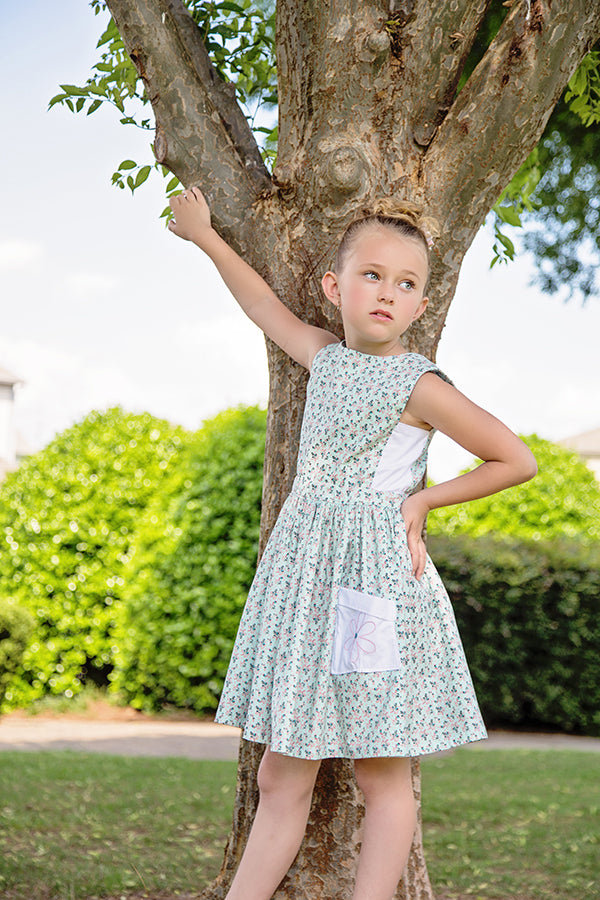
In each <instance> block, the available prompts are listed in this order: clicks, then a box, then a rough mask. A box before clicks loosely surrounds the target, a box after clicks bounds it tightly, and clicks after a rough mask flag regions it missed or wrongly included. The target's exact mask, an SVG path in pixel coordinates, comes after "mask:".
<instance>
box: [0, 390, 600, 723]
mask: <svg viewBox="0 0 600 900" xmlns="http://www.w3.org/2000/svg"><path fill="white" fill-rule="evenodd" d="M265 430H266V413H265V411H264V410H260V409H258V408H256V407H239V408H235V409H230V410H226V411H225V412H223V413H220V414H219V415H218V416H216V417H214V418H213V419H210V420H208V421H206V422H205V423H204V424H203V426H202V427H201V428H200V429H199V430H198V431H197V432H186V431H184V430H183V429H182V428H179V427H176V426H172V425H170V424H169V423H167V422H164V421H161V420H158V419H155V418H153V417H152V416H150V415H147V414H142V415H133V414H130V413H126V412H124V411H123V410H122V409H120V408H115V409H111V410H108V411H106V412H103V413H99V412H92V413H90V415H89V416H87V417H86V418H85V419H84V420H83V421H82V422H80V423H79V424H77V425H75V426H73V427H72V428H70V429H68V430H67V431H65V432H64V433H63V434H61V435H59V436H58V437H57V438H56V439H55V440H54V441H53V442H52V443H51V444H49V445H48V446H47V447H46V448H45V449H44V450H42V451H40V452H39V453H37V454H35V455H34V456H32V457H30V458H29V459H27V460H25V461H24V462H23V463H22V464H21V466H20V468H19V469H18V470H17V471H16V472H13V473H11V474H10V475H9V476H8V477H7V478H6V480H5V481H4V483H3V484H2V485H0V529H1V532H2V536H3V540H2V544H1V549H0V577H1V580H2V587H3V593H2V596H1V597H0V694H1V693H2V692H4V695H5V696H4V700H3V709H4V710H5V711H6V710H9V709H13V708H17V707H26V706H30V705H31V704H32V703H34V702H35V701H36V700H38V699H39V698H42V697H47V696H52V695H53V696H55V697H60V698H67V699H68V698H72V699H73V698H75V697H76V695H77V694H79V693H80V692H81V691H82V690H83V689H84V688H85V686H86V685H88V686H89V685H98V686H100V687H103V688H108V689H109V690H110V692H111V693H112V694H113V695H114V696H115V697H116V698H118V700H119V701H121V702H126V703H128V704H129V705H131V706H134V707H136V708H138V709H141V710H145V711H148V712H151V711H157V710H161V709H163V708H166V707H176V708H179V709H181V708H185V709H190V710H193V711H195V712H197V713H210V712H211V711H214V709H215V708H216V706H217V703H218V699H219V695H220V692H221V689H222V686H223V680H224V677H225V673H226V670H227V665H228V662H229V657H230V654H231V650H232V647H233V641H234V639H235V634H236V631H237V626H238V622H239V617H240V615H241V611H242V609H243V605H244V601H245V597H246V594H247V591H248V588H249V587H250V584H251V581H252V578H253V575H254V570H255V566H256V559H257V546H258V536H259V526H260V510H261V493H262V478H263V457H264V447H265ZM526 440H527V443H528V444H529V446H530V447H531V449H532V450H533V452H534V454H535V456H536V458H537V460H538V465H539V474H538V476H537V478H536V479H534V480H533V481H532V482H528V483H527V484H526V485H521V486H519V487H516V488H511V489H510V490H507V491H504V492H503V493H501V494H498V495H495V496H493V497H490V498H484V499H482V500H479V501H475V502H472V503H469V504H465V505H464V506H462V505H461V506H456V507H449V508H447V509H444V510H438V511H436V512H435V513H433V514H431V516H430V522H429V531H430V535H431V538H430V549H431V554H432V556H433V559H434V561H435V563H436V565H437V567H438V568H439V570H440V573H441V575H442V577H443V579H444V581H445V583H446V585H447V588H448V592H449V594H450V596H451V599H452V602H453V605H454V608H455V612H456V615H457V619H458V622H459V626H460V629H461V634H462V637H463V641H464V643H465V647H466V650H467V655H468V658H469V662H470V664H471V668H472V673H473V679H474V682H475V686H476V689H477V692H478V696H479V698H480V702H481V705H482V709H483V711H484V715H485V717H486V720H487V721H488V722H489V723H492V724H503V725H510V726H525V725H526V726H528V727H546V728H554V729H559V730H568V731H574V732H578V731H579V732H583V733H588V734H600V714H599V713H598V710H599V709H600V659H599V658H598V654H597V647H598V644H599V643H600V617H599V616H598V609H599V607H600V551H599V550H598V546H599V545H598V533H599V530H600V487H599V485H598V483H597V482H596V481H595V479H594V476H593V475H592V473H591V472H590V471H589V469H588V468H587V466H585V465H584V463H583V462H581V460H580V459H579V457H578V456H577V455H576V454H574V453H572V452H571V451H569V450H567V449H565V448H564V447H560V446H558V445H556V444H552V443H551V442H549V441H545V440H543V439H541V438H539V437H536V436H535V435H533V436H531V437H528V438H526ZM0 701H2V697H1V696H0ZM63 708H64V707H63Z"/></svg>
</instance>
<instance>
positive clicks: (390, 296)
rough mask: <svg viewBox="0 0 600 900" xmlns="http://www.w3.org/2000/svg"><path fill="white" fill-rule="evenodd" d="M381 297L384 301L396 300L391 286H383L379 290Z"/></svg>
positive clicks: (391, 301)
mask: <svg viewBox="0 0 600 900" xmlns="http://www.w3.org/2000/svg"><path fill="white" fill-rule="evenodd" d="M379 299H380V300H381V302H382V303H393V302H394V293H393V291H392V290H391V288H386V287H382V288H381V291H380V292H379Z"/></svg>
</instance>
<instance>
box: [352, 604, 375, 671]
mask: <svg viewBox="0 0 600 900" xmlns="http://www.w3.org/2000/svg"><path fill="white" fill-rule="evenodd" d="M348 628H349V630H350V632H351V635H350V637H349V638H347V639H346V640H345V641H344V650H346V651H347V652H349V653H350V662H351V664H352V665H353V666H355V665H357V663H358V659H359V656H360V654H361V653H375V650H376V649H377V647H376V646H375V644H374V642H373V641H371V640H369V638H368V637H367V636H366V635H367V634H373V632H374V631H375V628H376V625H375V622H373V621H371V619H367V614H366V613H364V612H361V613H358V614H357V616H356V618H354V619H350V621H349V623H348Z"/></svg>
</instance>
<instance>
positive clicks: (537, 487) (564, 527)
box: [428, 435, 600, 540]
mask: <svg viewBox="0 0 600 900" xmlns="http://www.w3.org/2000/svg"><path fill="white" fill-rule="evenodd" d="M524 440H525V441H526V443H527V444H528V446H529V448H530V449H531V451H532V452H533V454H534V456H535V457H536V459H537V462H538V474H537V476H536V477H535V478H533V479H532V480H531V481H528V482H526V483H525V484H520V485H517V487H512V488H509V489H508V490H506V491H502V492H501V493H499V494H493V495H492V496H491V497H483V498H482V499H481V500H474V501H472V502H470V503H462V504H458V505H456V506H448V507H445V508H444V509H436V510H434V511H433V512H432V513H431V514H430V516H429V520H428V528H429V532H430V534H470V535H473V536H479V535H484V534H491V535H494V534H510V535H514V536H515V537H522V538H527V539H533V540H549V539H550V538H554V537H564V536H568V537H575V536H581V537H582V538H586V539H597V538H599V537H600V485H599V484H598V482H597V481H596V479H595V478H594V475H593V473H592V472H591V471H590V469H588V467H587V466H586V465H585V463H584V462H582V460H581V458H580V457H579V456H578V454H577V453H574V452H573V451H572V450H567V449H566V448H565V447H561V446H559V445H557V444H553V443H551V441H546V440H543V439H542V438H539V437H537V436H536V435H530V436H529V437H526V438H524Z"/></svg>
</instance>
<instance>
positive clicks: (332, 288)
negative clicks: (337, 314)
mask: <svg viewBox="0 0 600 900" xmlns="http://www.w3.org/2000/svg"><path fill="white" fill-rule="evenodd" d="M321 286H322V287H323V293H324V294H325V296H326V297H327V299H328V300H329V301H330V302H331V303H333V305H334V306H340V301H341V297H340V289H339V286H338V280H337V275H336V274H335V272H325V274H324V275H323V278H322V279H321Z"/></svg>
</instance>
